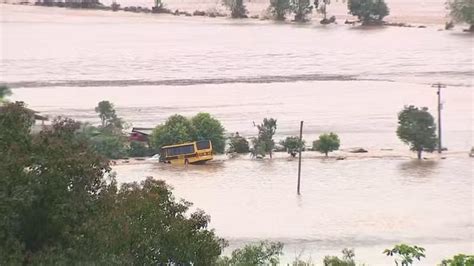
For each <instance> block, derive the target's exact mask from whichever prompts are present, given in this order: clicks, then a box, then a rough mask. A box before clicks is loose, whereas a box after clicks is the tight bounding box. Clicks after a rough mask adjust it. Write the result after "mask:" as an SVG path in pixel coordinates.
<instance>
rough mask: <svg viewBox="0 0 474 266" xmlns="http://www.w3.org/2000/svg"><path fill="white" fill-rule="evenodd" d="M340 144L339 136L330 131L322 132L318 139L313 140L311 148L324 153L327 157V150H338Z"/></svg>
mask: <svg viewBox="0 0 474 266" xmlns="http://www.w3.org/2000/svg"><path fill="white" fill-rule="evenodd" d="M340 145H341V141H340V140H339V136H338V135H337V134H335V133H332V132H331V133H329V134H322V135H320V136H319V139H318V140H315V141H313V150H314V151H319V152H321V153H324V154H325V155H326V157H327V156H328V153H329V152H332V151H335V150H338V149H339V146H340Z"/></svg>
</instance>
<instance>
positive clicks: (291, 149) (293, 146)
mask: <svg viewBox="0 0 474 266" xmlns="http://www.w3.org/2000/svg"><path fill="white" fill-rule="evenodd" d="M304 143H305V142H304V140H301V141H300V138H299V137H295V136H291V137H286V139H285V140H282V141H280V144H281V145H282V146H283V147H284V148H285V150H286V151H287V152H288V154H290V155H291V156H292V157H296V154H297V153H298V151H299V150H300V148H301V149H303V148H304Z"/></svg>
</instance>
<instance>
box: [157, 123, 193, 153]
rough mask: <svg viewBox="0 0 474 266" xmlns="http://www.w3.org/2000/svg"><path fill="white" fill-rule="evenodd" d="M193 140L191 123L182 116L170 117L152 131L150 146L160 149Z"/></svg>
mask: <svg viewBox="0 0 474 266" xmlns="http://www.w3.org/2000/svg"><path fill="white" fill-rule="evenodd" d="M193 139H194V128H193V125H192V124H191V122H190V121H189V120H188V119H187V118H186V117H184V116H182V115H172V116H170V117H169V118H168V120H166V122H165V124H163V125H159V126H157V127H156V128H155V129H154V130H153V133H152V136H151V144H152V145H153V147H155V148H157V149H160V148H161V147H163V146H166V145H173V144H180V143H184V142H188V141H192V140H193Z"/></svg>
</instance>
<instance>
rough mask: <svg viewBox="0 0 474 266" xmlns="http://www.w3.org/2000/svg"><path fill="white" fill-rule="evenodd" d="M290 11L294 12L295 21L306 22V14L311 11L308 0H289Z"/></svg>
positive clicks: (311, 7)
mask: <svg viewBox="0 0 474 266" xmlns="http://www.w3.org/2000/svg"><path fill="white" fill-rule="evenodd" d="M290 5H291V11H292V12H293V13H294V14H295V21H297V22H306V21H308V15H310V14H311V13H312V12H313V6H312V5H311V2H310V0H291V3H290Z"/></svg>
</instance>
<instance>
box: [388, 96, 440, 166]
mask: <svg viewBox="0 0 474 266" xmlns="http://www.w3.org/2000/svg"><path fill="white" fill-rule="evenodd" d="M435 132H436V125H435V123H434V118H433V116H432V115H431V114H430V113H429V112H428V108H426V107H422V108H417V107H415V106H413V105H410V106H405V108H404V109H403V110H402V111H401V112H400V113H399V114H398V128H397V136H398V137H399V138H400V140H401V141H403V142H404V143H406V144H408V145H410V150H412V151H416V152H417V157H418V159H421V154H422V152H423V151H427V152H433V151H434V149H435V148H436V144H437V137H436V133H435Z"/></svg>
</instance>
